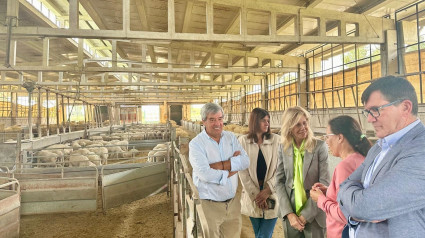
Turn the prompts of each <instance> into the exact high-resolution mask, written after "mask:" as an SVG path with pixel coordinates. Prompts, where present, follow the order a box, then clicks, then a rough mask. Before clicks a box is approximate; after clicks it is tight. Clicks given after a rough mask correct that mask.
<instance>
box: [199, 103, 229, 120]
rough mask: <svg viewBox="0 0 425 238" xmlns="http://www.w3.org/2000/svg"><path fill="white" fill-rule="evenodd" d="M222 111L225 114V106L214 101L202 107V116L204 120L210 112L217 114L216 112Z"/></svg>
mask: <svg viewBox="0 0 425 238" xmlns="http://www.w3.org/2000/svg"><path fill="white" fill-rule="evenodd" d="M220 111H221V113H222V114H223V116H224V111H223V108H222V107H221V106H220V105H218V104H216V103H212V102H210V103H207V104H205V105H204V106H203V107H202V108H201V118H202V121H205V120H207V116H208V114H210V113H212V114H216V113H218V112H220Z"/></svg>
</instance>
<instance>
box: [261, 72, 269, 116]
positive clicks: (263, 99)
mask: <svg viewBox="0 0 425 238" xmlns="http://www.w3.org/2000/svg"><path fill="white" fill-rule="evenodd" d="M268 91H269V90H268V82H267V78H262V79H261V99H260V100H261V108H263V109H266V110H267V93H268Z"/></svg>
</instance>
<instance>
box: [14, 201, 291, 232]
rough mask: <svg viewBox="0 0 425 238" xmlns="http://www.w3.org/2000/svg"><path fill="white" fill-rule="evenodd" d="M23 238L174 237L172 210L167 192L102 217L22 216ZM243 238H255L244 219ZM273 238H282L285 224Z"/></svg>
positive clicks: (98, 213) (99, 214)
mask: <svg viewBox="0 0 425 238" xmlns="http://www.w3.org/2000/svg"><path fill="white" fill-rule="evenodd" d="M20 237H21V238H56V237H57V238H59V237H60V238H86V237H87V238H97V237H102V238H103V237H117V238H124V237H173V210H172V206H171V202H170V198H168V197H167V193H160V194H157V195H154V196H151V197H147V198H144V199H141V200H138V201H134V202H132V203H129V204H124V205H122V206H120V207H117V208H111V209H109V210H107V211H106V214H103V213H102V212H101V210H100V209H98V211H96V212H85V213H66V214H48V215H29V216H22V217H21V231H20ZM241 237H244V238H251V237H252V238H254V237H255V236H254V232H253V231H252V226H251V222H250V221H249V218H248V217H247V216H242V233H241ZM273 237H274V238H275V237H279V238H283V230H282V223H281V220H280V219H279V220H278V222H277V223H276V227H275V230H274V234H273Z"/></svg>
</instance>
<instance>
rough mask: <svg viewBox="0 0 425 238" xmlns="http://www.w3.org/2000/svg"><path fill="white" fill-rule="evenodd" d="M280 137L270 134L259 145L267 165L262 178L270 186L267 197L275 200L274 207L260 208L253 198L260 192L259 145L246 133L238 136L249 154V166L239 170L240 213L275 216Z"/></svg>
mask: <svg viewBox="0 0 425 238" xmlns="http://www.w3.org/2000/svg"><path fill="white" fill-rule="evenodd" d="M280 141H281V139H280V136H279V135H276V134H271V137H270V139H268V140H264V141H263V143H262V144H261V145H260V148H261V152H262V153H263V155H264V160H265V161H266V165H267V172H266V176H265V178H264V186H267V187H269V188H270V190H271V192H272V194H271V195H270V197H269V198H271V199H274V200H275V201H276V205H275V208H274V209H267V210H264V211H263V210H262V209H260V208H258V207H257V205H256V204H255V202H254V200H255V197H256V196H257V194H258V193H259V192H260V185H259V184H258V178H257V157H258V151H259V147H258V144H257V143H255V142H254V141H253V140H252V141H251V139H248V138H247V135H244V136H241V137H239V142H240V143H241V145H242V147H243V148H244V149H245V151H246V153H247V154H248V156H249V168H248V169H246V170H242V171H239V173H238V174H239V178H240V180H241V183H242V195H241V213H242V214H244V215H247V216H250V217H255V218H263V212H264V218H266V219H271V218H276V217H277V211H278V209H279V205H278V199H277V196H276V189H275V183H276V179H275V177H276V176H275V175H276V168H277V163H278V148H279V143H280Z"/></svg>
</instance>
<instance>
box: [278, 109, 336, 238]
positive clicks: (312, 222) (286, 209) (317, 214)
mask: <svg viewBox="0 0 425 238" xmlns="http://www.w3.org/2000/svg"><path fill="white" fill-rule="evenodd" d="M309 120H310V114H309V113H308V112H307V111H306V110H305V109H303V108H302V107H298V106H296V107H291V108H288V109H287V110H285V112H284V113H283V116H282V129H281V137H282V144H281V145H280V146H279V152H278V158H279V159H278V167H277V171H276V193H277V196H278V201H279V212H278V216H279V217H281V218H282V219H283V229H284V233H285V238H298V237H300V238H301V237H308V238H321V237H325V230H326V215H325V213H324V212H323V211H322V210H321V209H319V208H318V207H317V205H316V203H315V202H314V201H313V200H312V199H311V198H310V195H309V191H310V188H311V187H312V186H313V185H314V184H315V183H321V184H324V185H326V186H327V185H329V172H328V149H327V146H326V144H325V143H324V142H323V141H321V140H317V139H315V138H314V136H313V132H312V130H311V129H310V122H309Z"/></svg>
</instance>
